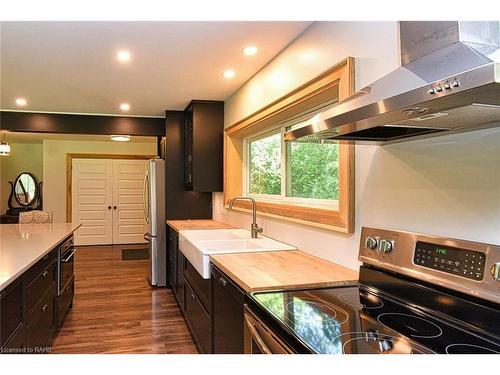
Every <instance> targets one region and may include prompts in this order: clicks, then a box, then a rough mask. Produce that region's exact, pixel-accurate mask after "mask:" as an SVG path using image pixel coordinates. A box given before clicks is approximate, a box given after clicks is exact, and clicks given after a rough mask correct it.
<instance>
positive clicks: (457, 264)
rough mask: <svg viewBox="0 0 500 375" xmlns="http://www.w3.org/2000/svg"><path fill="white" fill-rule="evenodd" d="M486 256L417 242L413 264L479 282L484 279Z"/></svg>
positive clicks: (466, 250)
mask: <svg viewBox="0 0 500 375" xmlns="http://www.w3.org/2000/svg"><path fill="white" fill-rule="evenodd" d="M485 260H486V256H485V255H484V254H483V253H481V252H479V251H474V250H468V249H459V248H456V247H449V246H442V245H436V244H431V243H427V242H421V241H419V242H417V245H416V246H415V253H414V256H413V263H415V264H416V265H418V266H421V267H427V268H432V269H435V270H438V271H441V272H446V273H451V274H452V275H457V276H461V277H466V278H468V279H472V280H477V281H480V280H482V279H483V277H484V262H485Z"/></svg>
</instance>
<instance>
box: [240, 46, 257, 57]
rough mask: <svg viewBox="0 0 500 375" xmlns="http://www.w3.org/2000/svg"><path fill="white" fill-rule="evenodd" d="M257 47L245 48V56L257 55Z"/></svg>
mask: <svg viewBox="0 0 500 375" xmlns="http://www.w3.org/2000/svg"><path fill="white" fill-rule="evenodd" d="M257 51H258V50H257V47H255V46H248V47H245V48H243V51H242V52H243V54H244V55H247V56H253V55H255V54H256V53H257Z"/></svg>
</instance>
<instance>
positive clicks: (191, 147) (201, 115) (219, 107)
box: [184, 100, 224, 192]
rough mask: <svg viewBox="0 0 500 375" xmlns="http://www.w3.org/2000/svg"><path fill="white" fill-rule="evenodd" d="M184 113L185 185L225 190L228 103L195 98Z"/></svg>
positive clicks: (202, 188) (207, 189)
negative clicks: (225, 142) (225, 118)
mask: <svg viewBox="0 0 500 375" xmlns="http://www.w3.org/2000/svg"><path fill="white" fill-rule="evenodd" d="M184 113H185V120H184V121H185V126H184V185H185V187H186V189H188V190H193V191H198V192H213V191H222V169H223V168H222V158H223V131H224V102H219V101H207V100H193V101H191V103H189V105H188V106H187V108H186V109H185V111H184Z"/></svg>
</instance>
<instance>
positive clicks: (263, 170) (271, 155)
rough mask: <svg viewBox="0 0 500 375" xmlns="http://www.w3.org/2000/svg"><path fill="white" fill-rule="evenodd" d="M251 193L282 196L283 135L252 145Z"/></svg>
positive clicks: (255, 142)
mask: <svg viewBox="0 0 500 375" xmlns="http://www.w3.org/2000/svg"><path fill="white" fill-rule="evenodd" d="M250 193H254V194H274V195H279V194H281V134H275V135H272V136H270V137H267V138H263V139H260V140H258V141H254V142H252V143H250Z"/></svg>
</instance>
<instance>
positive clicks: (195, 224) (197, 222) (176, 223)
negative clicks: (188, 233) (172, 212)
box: [166, 219, 237, 233]
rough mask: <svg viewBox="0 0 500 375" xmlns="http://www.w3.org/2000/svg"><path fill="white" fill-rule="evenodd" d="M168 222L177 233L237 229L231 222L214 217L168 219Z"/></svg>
mask: <svg viewBox="0 0 500 375" xmlns="http://www.w3.org/2000/svg"><path fill="white" fill-rule="evenodd" d="M166 224H167V225H168V226H169V227H170V228H172V229H173V230H175V231H176V232H177V233H179V231H181V230H203V229H208V230H210V229H237V228H236V227H234V226H232V225H231V224H226V223H223V222H221V221H217V220H212V219H187V220H167V221H166Z"/></svg>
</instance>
